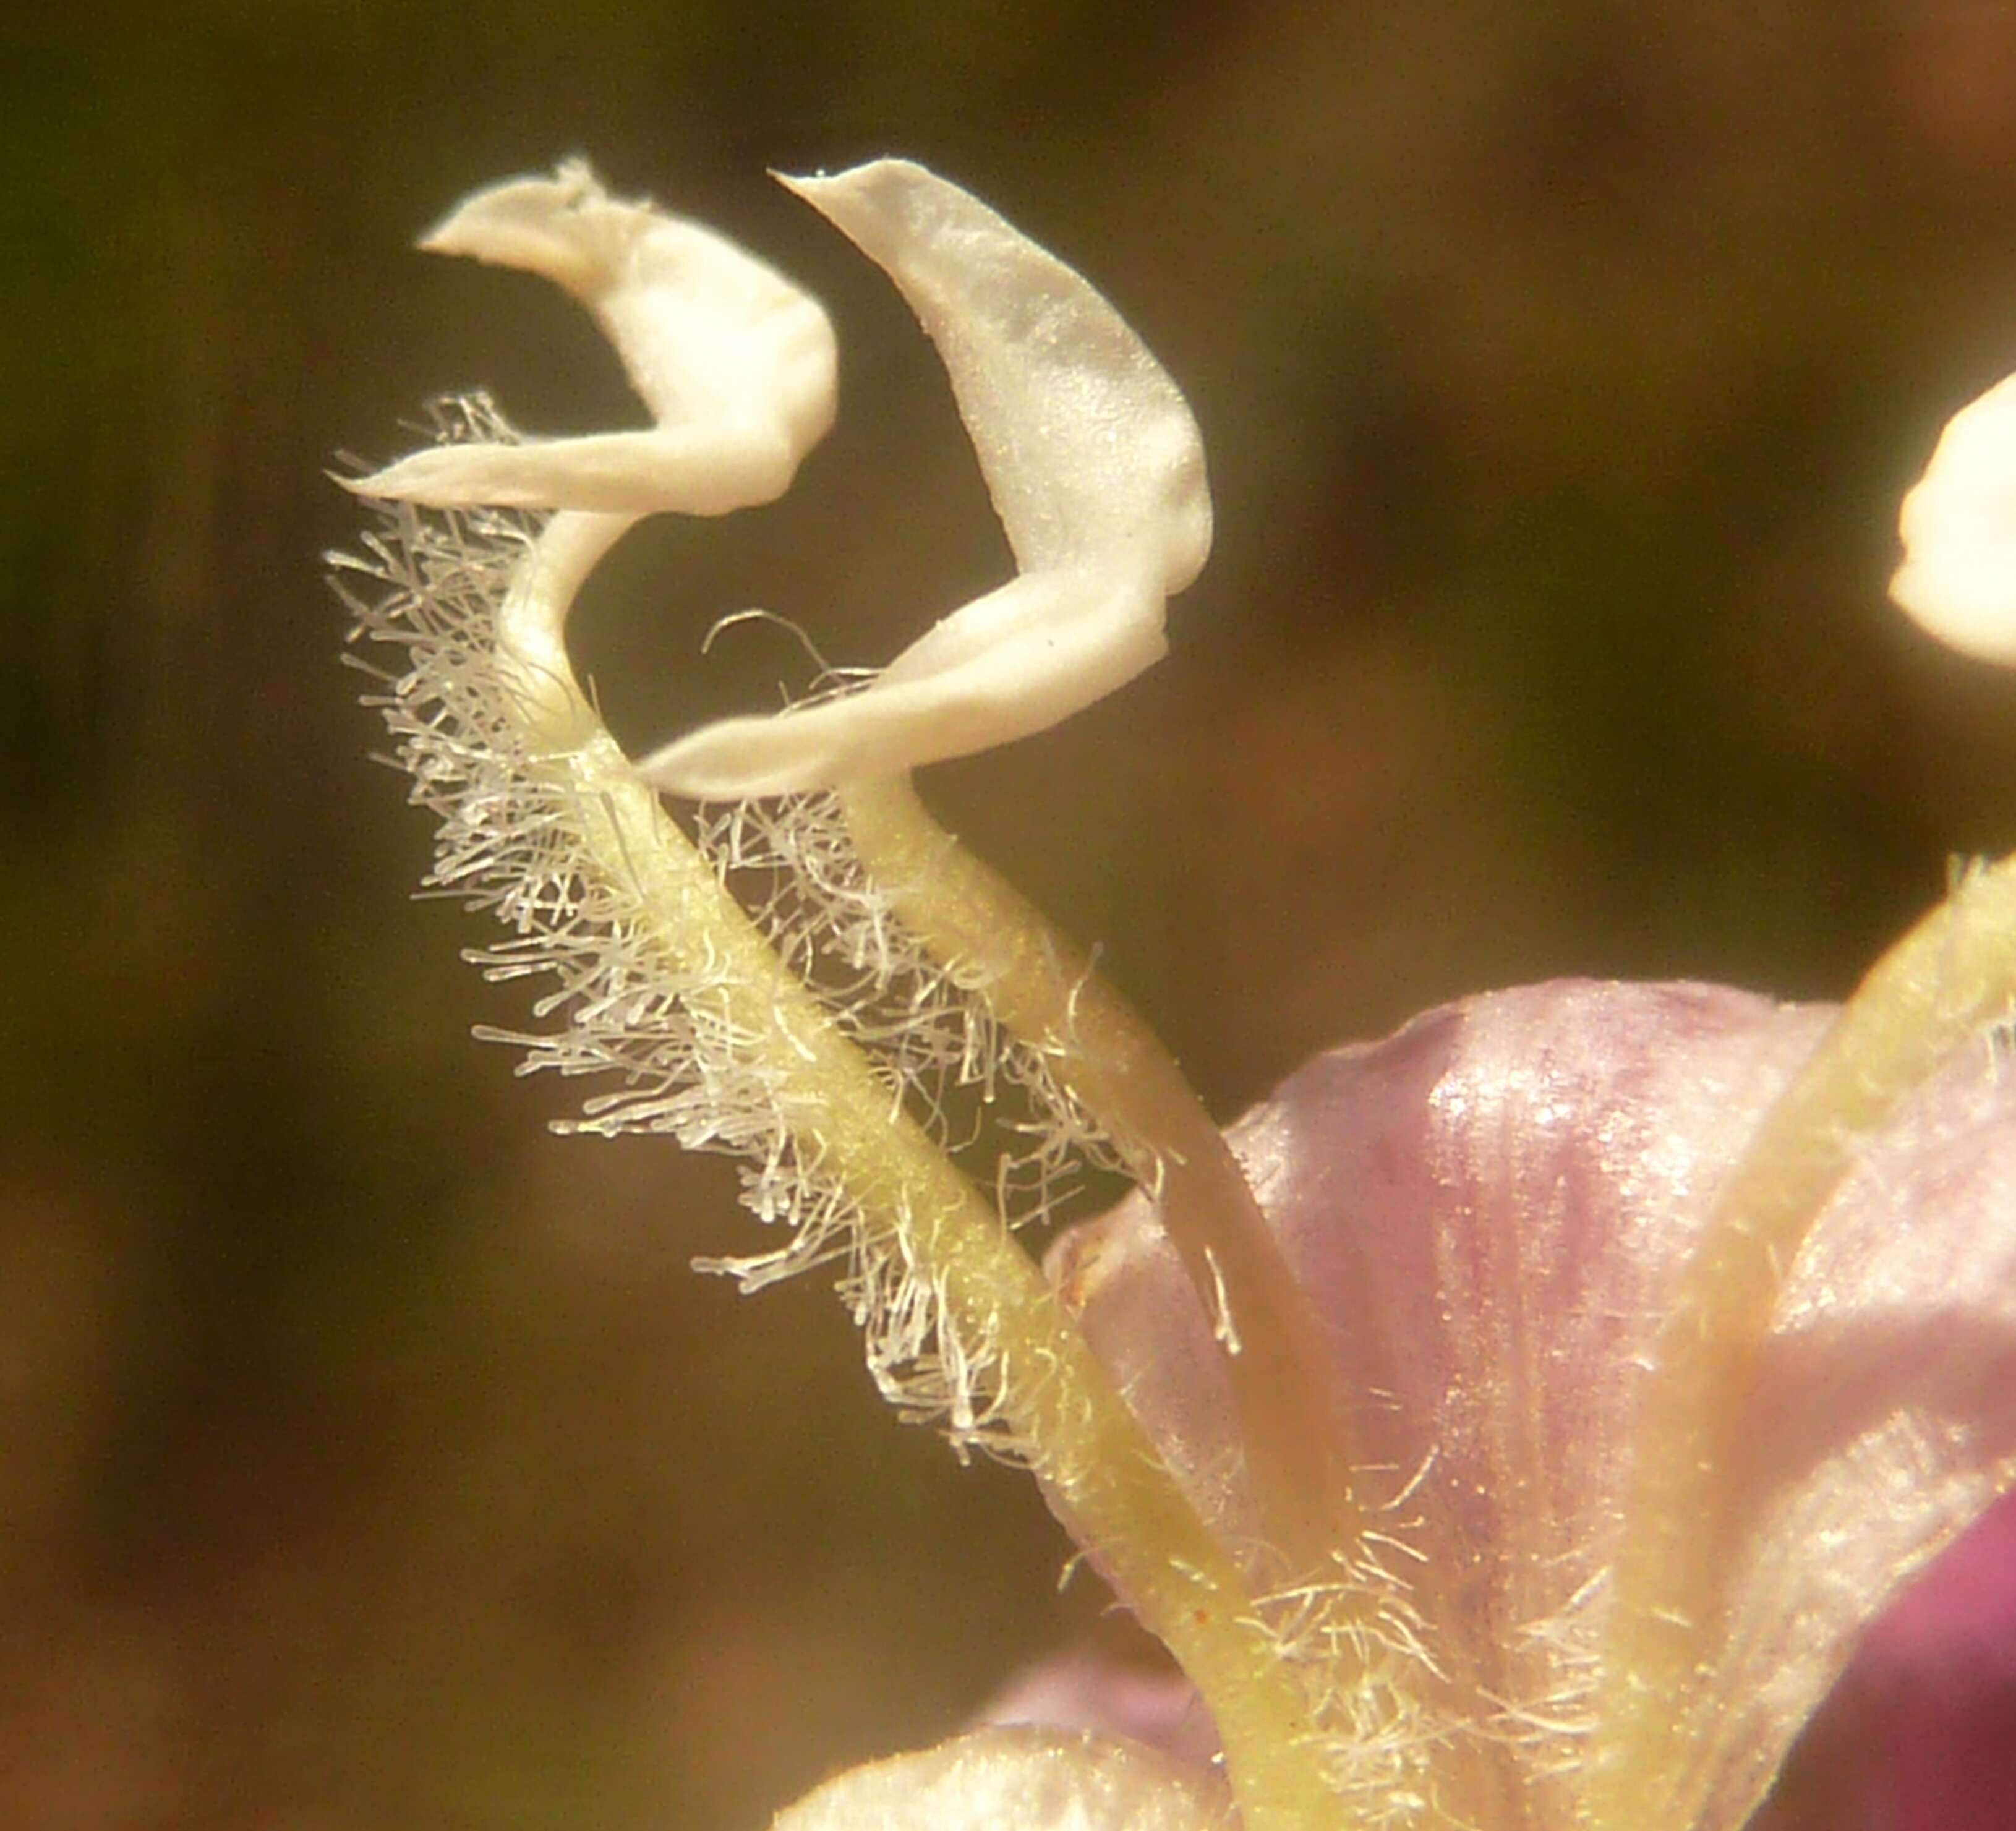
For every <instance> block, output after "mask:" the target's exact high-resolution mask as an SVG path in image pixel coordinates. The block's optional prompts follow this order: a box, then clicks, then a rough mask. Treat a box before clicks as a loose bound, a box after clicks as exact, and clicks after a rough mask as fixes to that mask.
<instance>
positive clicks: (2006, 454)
mask: <svg viewBox="0 0 2016 1831" xmlns="http://www.w3.org/2000/svg"><path fill="white" fill-rule="evenodd" d="M1897 525H1898V532H1899V534H1900V535H1901V536H1902V537H1903V543H1904V563H1903V565H1902V566H1900V567H1899V568H1898V569H1897V573H1896V576H1895V577H1893V578H1892V580H1891V581H1890V595H1891V596H1892V599H1895V601H1896V603H1897V604H1898V605H1899V607H1900V608H1901V609H1902V610H1904V611H1905V612H1906V614H1908V615H1909V616H1910V617H1911V618H1912V620H1913V621H1914V622H1916V623H1917V624H1918V625H1919V626H1920V627H1921V628H1923V629H1924V630H1925V631H1927V632H1928V634H1930V635H1935V636H1936V637H1938V638H1939V640H1940V641H1941V642H1945V643H1946V644H1947V645H1948V646H1949V647H1952V648H1955V649H1959V650H1960V652H1961V653H1963V654H1967V655H1973V656H1978V657H1979V658H1980V659H1981V660H1985V661H1994V662H1998V663H2000V664H2002V665H2003V666H2004V667H2016V376H2010V377H2009V378H2008V379H2007V380H2005V381H2002V382H2000V383H1996V386H1995V387H1992V388H1990V389H1989V390H1988V392H1987V393H1986V394H1983V395H1982V397H1981V398H1980V399H1979V400H1978V401H1974V402H1972V403H1971V404H1970V405H1967V406H1965V407H1963V408H1961V409H1960V412H1957V414H1955V415H1953V419H1951V420H1950V421H1949V422H1948V423H1947V426H1946V430H1945V431H1944V432H1943V433H1941V434H1940V436H1939V444H1938V446H1937V447H1936V448H1935V449H1934V451H1933V452H1932V458H1931V463H1929V464H1928V465H1927V466H1926V467H1925V474H1924V476H1923V477H1921V478H1920V479H1919V480H1918V481H1917V484H1914V485H1913V487H1912V488H1911V490H1910V492H1909V493H1908V494H1907V495H1906V496H1905V498H1904V502H1903V508H1902V509H1901V510H1900V511H1899V515H1898V523H1897Z"/></svg>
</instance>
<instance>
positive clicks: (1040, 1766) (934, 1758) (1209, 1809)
mask: <svg viewBox="0 0 2016 1831" xmlns="http://www.w3.org/2000/svg"><path fill="white" fill-rule="evenodd" d="M1231 1823H1232V1820H1231V1818H1230V1815H1229V1812H1228V1811H1227V1809H1226V1800H1225V1796H1224V1793H1223V1791H1222V1788H1220V1787H1219V1786H1216V1785H1215V1784H1214V1783H1213V1782H1211V1781H1210V1780H1208V1779H1206V1778H1204V1776H1203V1775H1198V1774H1191V1773H1186V1772H1184V1771H1183V1769H1182V1768H1179V1767H1178V1766H1177V1765H1176V1764H1175V1763H1174V1762H1172V1761H1165V1760H1164V1759H1163V1758H1162V1757H1161V1756H1159V1755H1157V1754H1155V1753H1154V1751H1153V1750H1149V1749H1145V1748H1143V1747H1141V1746H1139V1745H1138V1744H1136V1743H1129V1742H1118V1741H1109V1740H1107V1739H1104V1738H1102V1737H1100V1736H1082V1735H1073V1734H1071V1733H1070V1732H1065V1731H1058V1730H1046V1729H977V1730H974V1731H973V1732H970V1733H969V1734H967V1735H965V1736H955V1737H954V1738H953V1739H952V1740H951V1741H949V1742H946V1743H940V1744H939V1746H938V1747H936V1748H930V1749H926V1750H923V1752H922V1753H920V1754H907V1755H897V1756H895V1757H891V1759H890V1760H887V1761H871V1762H869V1764H867V1765H866V1766H865V1767H859V1768H849V1769H848V1771H847V1772H845V1773H844V1774H841V1775H837V1776H835V1778H833V1779H831V1780H829V1781H827V1782H826V1784H825V1785H824V1786H820V1787H819V1788H817V1789H816V1790H815V1791H813V1792H812V1793H808V1794H807V1795H806V1796H805V1797H804V1798H803V1799H801V1800H799V1801H798V1803H797V1804H796V1805H794V1806H790V1807H787V1808H786V1809H785V1810H784V1811H781V1812H779V1814H778V1815H777V1816H776V1820H775V1822H773V1824H772V1827H771V1831H1003V1828H1004V1827H1013V1831H1229V1828H1230V1826H1231Z"/></svg>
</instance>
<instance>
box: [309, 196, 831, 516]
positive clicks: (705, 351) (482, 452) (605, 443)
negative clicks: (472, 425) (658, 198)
mask: <svg viewBox="0 0 2016 1831" xmlns="http://www.w3.org/2000/svg"><path fill="white" fill-rule="evenodd" d="M420 246H422V247H423V248H425V249H427V250H430V251H432V252H434V253H436V254H461V255H466V256H468V257H470V258H471V259H473V260H477V261H484V262H486V263H488V264H490V265H491V266H495V267H510V268H520V269H522V270H524V272H528V273H535V274H538V275H542V276H543V277H545V279H550V280H552V281H553V282H556V284H558V285H560V286H563V287H564V288H566V290H567V291H568V292H570V293H572V294H573V295H574V297H576V298H577V299H578V300H581V303H582V304H584V305H585V306H586V307H587V308H589V311H592V313H593V314H594V315H595V318H596V322H597V323H598V324H599V326H601V327H602V330H603V334H604V335H605V336H607V338H608V339H609V340H610V343H611V344H614V346H615V348H616V352H617V354H618V355H619V356H620V357H621V358H622V359H623V366H624V368H625V371H626V372H628V376H629V377H630V382H631V385H632V387H634V388H635V390H637V393H638V394H639V397H641V398H642V400H643V402H644V405H646V407H647V408H650V412H651V415H652V418H653V420H654V421H655V422H656V424H655V425H654V426H652V427H651V428H650V429H649V430H643V431H638V432H625V433H595V434H592V435H590V436H589V437H584V438H577V439H551V440H532V441H527V442H525V443H524V444H519V445H508V446H507V445H501V444H468V445H460V446H452V447H448V446H445V447H441V448H437V449H435V450H432V451H420V452H416V453H415V454H414V455H412V456H411V457H409V458H407V459H402V460H401V462H398V463H397V464H394V465H390V466H387V468H386V469H383V470H382V471H380V472H378V473H376V474H374V475H373V476H370V477H362V478H359V479H357V480H355V481H354V482H352V483H351V484H349V485H348V487H351V488H352V489H354V490H355V491H357V492H358V494H359V495H367V496H378V497H387V498H398V499H401V500H405V501H410V502H424V503H427V504H430V505H434V506H436V507H441V508H466V507H473V506H477V505H484V506H489V507H496V508H513V509H587V510H591V511H594V512H596V513H603V514H614V515H632V516H637V515H650V514H655V513H659V512H661V511H664V510H670V511H672V512H675V513H682V514H687V515H722V514H725V513H729V511H730V510H733V509H743V508H749V507H753V506H754V505H757V504H758V503H762V502H774V501H775V500H776V498H777V497H779V495H782V494H783V491H785V489H786V488H787V487H789V485H790V481H791V478H792V477H793V475H794V473H796V471H797V466H798V464H799V462H800V461H801V459H803V458H804V456H805V453H806V452H807V451H809V450H811V448H812V447H813V446H814V445H815V444H818V442H819V440H820V439H821V438H823V437H825V435H826V431H827V430H828V429H829V428H830V426H832V424H833V412H834V407H835V401H836V397H837V385H838V356H837V349H836V347H835V344H834V340H833V326H832V324H831V322H830V321H829V320H828V318H827V317H826V312H825V311H824V309H823V308H822V307H821V306H820V304H819V301H818V300H815V299H814V298H813V297H812V296H811V295H810V294H809V293H805V292H804V291H802V290H800V289H799V288H798V287H797V286H794V285H793V284H792V283H791V282H790V281H788V280H787V279H784V278H783V276H782V275H780V274H779V273H778V272H776V270H775V269H774V268H771V267H769V265H767V264H765V263H764V262H763V261H759V260H758V259H757V258H756V257H755V256H754V255H753V254H748V253H747V252H746V251H744V250H743V249H741V248H739V247H737V246H736V245H735V243H733V242H731V241H729V240H728V239H726V238H725V236H718V235H717V234H715V232H714V231H713V230H711V229H710V228H705V227H704V226H703V225H700V224H699V223H697V222H693V221H689V220H688V219H686V218H684V217H679V216H674V215H672V214H670V213H668V212H667V211H665V210H659V209H657V208H655V207H653V206H652V205H651V204H650V203H643V202H635V203H632V202H627V201H625V200H621V199H620V198H616V197H612V196H610V194H609V192H608V191H607V189H604V188H603V184H602V182H601V181H600V180H599V178H596V175H595V173H594V172H593V171H592V170H591V169H590V167H589V165H588V164H587V163H586V162H585V160H566V161H563V163H562V164H560V167H558V169H557V170H556V171H555V172H554V174H553V176H552V177H551V178H508V179H506V181H505V182H503V183H502V184H496V185H488V186H486V187H485V188H484V189H482V190H480V191H477V192H473V193H472V194H471V195H470V196H468V197H467V198H466V199H464V200H463V202H462V203H459V204H458V205H457V206H456V207H455V209H454V210H452V211H451V212H450V213H449V214H448V216H447V217H446V218H445V219H444V220H443V221H441V223H439V224H438V225H437V226H436V227H435V228H433V229H432V230H430V232H428V234H427V236H424V237H423V239H422V240H421V242H420Z"/></svg>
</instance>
